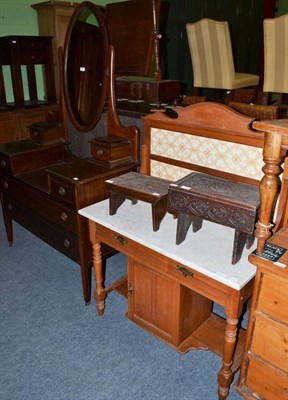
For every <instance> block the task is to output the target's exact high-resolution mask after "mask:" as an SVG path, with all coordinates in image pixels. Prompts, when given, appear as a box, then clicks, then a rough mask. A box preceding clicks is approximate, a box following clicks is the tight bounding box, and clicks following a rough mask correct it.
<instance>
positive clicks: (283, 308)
mask: <svg viewBox="0 0 288 400" xmlns="http://www.w3.org/2000/svg"><path fill="white" fill-rule="evenodd" d="M271 242H273V243H274V244H276V245H279V246H282V247H285V248H288V226H287V225H286V227H284V228H282V230H280V231H279V232H278V233H277V234H275V235H274V236H273V237H272V239H271ZM250 260H251V262H252V263H253V264H255V265H256V266H257V273H256V279H255V289H254V293H253V302H252V308H251V312H250V319H249V325H248V331H247V339H246V346H245V354H244V357H243V360H242V365H241V372H240V376H239V381H238V384H237V386H236V388H237V390H238V391H239V392H240V394H241V395H242V396H243V397H244V398H245V399H263V400H264V399H267V400H285V399H286V398H287V396H288V344H287V343H288V270H287V267H288V253H287V252H286V253H285V254H284V255H283V256H282V257H281V259H280V260H279V261H280V262H281V264H283V265H282V266H278V265H277V264H273V263H272V262H271V261H268V260H265V259H263V258H260V257H257V256H256V255H251V256H250Z"/></svg>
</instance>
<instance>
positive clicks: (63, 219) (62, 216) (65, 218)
mask: <svg viewBox="0 0 288 400" xmlns="http://www.w3.org/2000/svg"><path fill="white" fill-rule="evenodd" d="M61 219H62V221H64V222H66V221H67V219H68V216H67V214H66V213H65V212H62V213H61Z"/></svg>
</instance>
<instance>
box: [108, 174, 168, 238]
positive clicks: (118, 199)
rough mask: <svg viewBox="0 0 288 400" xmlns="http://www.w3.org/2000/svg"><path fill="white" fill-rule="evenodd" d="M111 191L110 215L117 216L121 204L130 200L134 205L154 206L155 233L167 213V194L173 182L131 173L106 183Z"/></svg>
mask: <svg viewBox="0 0 288 400" xmlns="http://www.w3.org/2000/svg"><path fill="white" fill-rule="evenodd" d="M105 183H106V187H107V189H108V191H109V213H110V215H114V214H116V211H117V210H118V208H119V207H120V206H121V204H122V203H123V202H124V201H125V200H126V199H129V200H131V201H132V203H133V204H136V203H137V200H142V201H145V202H146V203H150V204H151V205H152V221H153V231H154V232H155V231H157V230H158V229H159V227H160V223H161V221H162V219H163V218H164V216H165V214H166V211H167V194H168V188H169V184H170V183H171V181H168V180H166V179H161V178H157V177H154V176H148V175H142V174H140V173H137V172H129V173H127V174H124V175H120V176H117V177H116V178H113V179H109V180H107V181H106V182H105Z"/></svg>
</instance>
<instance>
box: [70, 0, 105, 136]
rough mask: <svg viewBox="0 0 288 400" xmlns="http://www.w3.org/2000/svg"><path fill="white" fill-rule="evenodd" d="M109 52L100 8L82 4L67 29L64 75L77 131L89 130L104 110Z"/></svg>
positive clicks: (87, 3)
mask: <svg viewBox="0 0 288 400" xmlns="http://www.w3.org/2000/svg"><path fill="white" fill-rule="evenodd" d="M108 54H109V41H108V34H107V29H106V25H105V21H104V17H103V12H102V9H101V7H99V6H96V5H95V4H93V3H90V2H83V3H81V4H80V5H79V6H78V7H77V8H76V10H75V12H74V14H73V15H72V17H71V20H70V23H69V26H68V29H67V34H66V39H65V46H64V76H63V84H64V98H65V103H66V108H67V112H68V115H69V117H70V120H71V122H72V124H73V125H74V127H75V128H76V129H77V130H78V131H79V132H87V131H91V130H92V129H93V128H94V127H95V126H96V124H97V122H98V121H99V119H100V117H101V114H102V112H103V108H104V104H105V100H106V96H107V87H108V75H107V71H108Z"/></svg>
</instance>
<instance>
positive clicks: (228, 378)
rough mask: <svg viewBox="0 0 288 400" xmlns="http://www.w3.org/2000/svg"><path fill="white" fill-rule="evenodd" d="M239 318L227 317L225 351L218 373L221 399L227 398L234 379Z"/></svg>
mask: <svg viewBox="0 0 288 400" xmlns="http://www.w3.org/2000/svg"><path fill="white" fill-rule="evenodd" d="M238 321H239V320H238V319H234V318H227V325H226V331H225V343H224V353H223V359H222V361H223V363H222V368H221V370H220V371H219V373H218V385H219V386H218V396H219V400H225V399H226V398H227V396H228V394H229V388H230V385H231V382H232V380H233V372H232V369H231V366H232V363H233V356H234V352H235V347H236V339H237V334H238Z"/></svg>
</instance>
